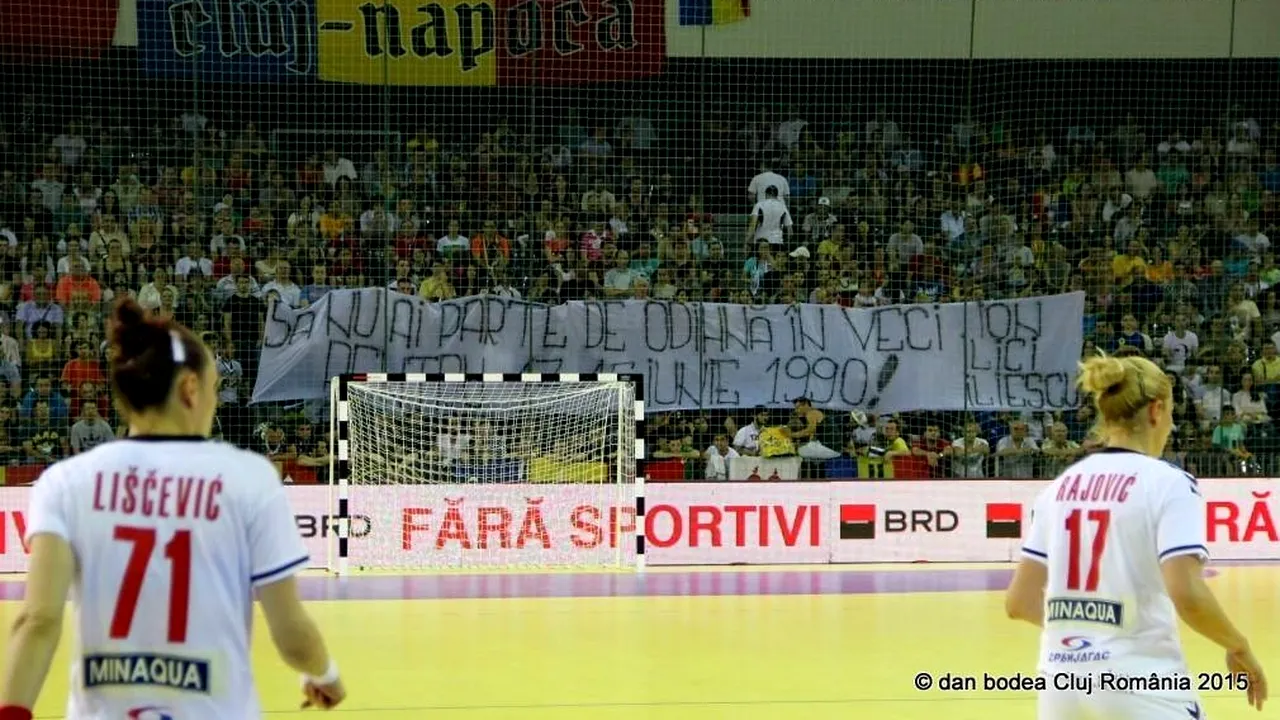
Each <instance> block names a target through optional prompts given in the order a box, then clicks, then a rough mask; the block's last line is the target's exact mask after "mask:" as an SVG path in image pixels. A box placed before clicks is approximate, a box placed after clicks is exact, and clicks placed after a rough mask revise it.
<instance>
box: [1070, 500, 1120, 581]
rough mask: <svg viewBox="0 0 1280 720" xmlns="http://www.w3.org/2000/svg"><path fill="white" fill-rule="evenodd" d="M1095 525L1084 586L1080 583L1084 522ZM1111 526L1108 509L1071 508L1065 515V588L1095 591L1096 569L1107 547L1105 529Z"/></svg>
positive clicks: (1099, 565)
mask: <svg viewBox="0 0 1280 720" xmlns="http://www.w3.org/2000/svg"><path fill="white" fill-rule="evenodd" d="M1086 521H1087V522H1089V523H1091V524H1093V525H1096V526H1097V530H1096V531H1095V532H1094V535H1093V544H1092V545H1091V547H1090V552H1089V566H1088V567H1087V568H1086V569H1085V579H1084V586H1083V588H1082V587H1081V583H1080V546H1081V545H1083V544H1084V543H1083V536H1084V527H1085V522H1086ZM1110 527H1111V511H1110V510H1090V511H1088V512H1087V513H1086V512H1085V511H1084V510H1072V511H1071V513H1070V514H1069V515H1067V542H1068V549H1067V589H1068V590H1081V589H1083V590H1084V591H1085V592H1095V591H1097V589H1098V571H1099V569H1100V568H1101V565H1102V551H1103V550H1105V549H1106V548H1107V530H1108V529H1109V528H1110Z"/></svg>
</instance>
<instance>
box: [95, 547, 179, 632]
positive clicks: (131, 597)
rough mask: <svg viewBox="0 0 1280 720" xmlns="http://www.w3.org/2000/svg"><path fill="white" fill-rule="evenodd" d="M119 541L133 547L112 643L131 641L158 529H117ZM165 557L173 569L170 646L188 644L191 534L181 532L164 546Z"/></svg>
mask: <svg viewBox="0 0 1280 720" xmlns="http://www.w3.org/2000/svg"><path fill="white" fill-rule="evenodd" d="M115 539H116V540H117V541H123V542H127V543H132V544H133V551H132V552H131V553H130V554H129V563H128V564H127V565H126V566H125V568H124V578H123V579H122V580H121V581H120V596H119V597H118V598H117V599H116V610H115V613H113V614H112V616H111V639H112V640H123V639H125V638H127V637H129V631H130V630H131V629H132V628H133V616H134V614H135V613H136V612H137V610H138V599H139V598H140V597H141V596H142V581H143V580H145V579H146V577H147V565H149V564H150V563H151V555H152V554H153V553H154V552H155V550H156V529H155V528H141V527H130V526H127V525H117V526H116V530H115ZM164 556H165V557H166V558H168V560H169V562H170V563H171V564H172V565H173V573H172V576H171V581H170V583H169V642H171V643H184V642H186V641H187V614H188V609H189V606H190V604H191V531H190V530H179V531H177V532H175V533H174V534H173V538H172V539H171V540H169V542H168V543H166V544H165V546H164Z"/></svg>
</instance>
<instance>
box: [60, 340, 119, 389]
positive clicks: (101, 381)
mask: <svg viewBox="0 0 1280 720" xmlns="http://www.w3.org/2000/svg"><path fill="white" fill-rule="evenodd" d="M75 350H76V356H75V357H74V358H72V359H71V360H68V361H67V363H66V364H65V365H63V366H62V373H61V378H60V379H61V387H62V391H63V392H65V393H68V394H70V393H72V392H74V391H75V389H76V388H78V387H80V385H81V384H83V383H86V382H91V383H94V384H96V385H105V384H106V382H107V378H106V375H105V374H103V372H102V365H101V363H99V362H98V357H97V355H96V354H95V353H94V348H93V346H92V345H91V344H90V343H89V342H88V341H87V340H82V341H79V342H77V343H76V346H75Z"/></svg>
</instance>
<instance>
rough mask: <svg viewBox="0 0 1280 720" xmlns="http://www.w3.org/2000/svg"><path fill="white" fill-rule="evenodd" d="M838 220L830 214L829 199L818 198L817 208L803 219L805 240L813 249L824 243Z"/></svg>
mask: <svg viewBox="0 0 1280 720" xmlns="http://www.w3.org/2000/svg"><path fill="white" fill-rule="evenodd" d="M839 222H840V220H839V218H837V217H836V216H835V214H834V213H832V212H831V198H828V197H820V198H818V207H817V209H816V210H814V211H813V212H811V213H809V214H808V215H806V216H805V218H804V227H803V229H804V235H805V240H806V242H808V243H809V244H811V245H813V246H814V247H815V248H816V247H818V246H819V245H820V244H821V243H823V242H826V241H827V240H828V239H829V238H830V237H831V235H832V232H833V231H834V229H835V226H836V225H837V224H839Z"/></svg>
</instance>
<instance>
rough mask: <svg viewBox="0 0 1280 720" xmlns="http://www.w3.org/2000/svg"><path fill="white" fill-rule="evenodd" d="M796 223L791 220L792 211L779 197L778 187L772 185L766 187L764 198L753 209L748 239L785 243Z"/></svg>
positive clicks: (773, 243)
mask: <svg viewBox="0 0 1280 720" xmlns="http://www.w3.org/2000/svg"><path fill="white" fill-rule="evenodd" d="M794 225H795V223H794V222H793V221H792V220H791V211H790V210H788V209H787V206H786V204H785V203H783V202H782V201H781V200H780V199H778V187H777V186H776V185H770V186H769V187H768V188H766V189H765V197H764V200H761V201H760V202H758V203H756V206H755V207H754V208H752V210H751V222H750V224H749V225H748V227H747V241H748V242H751V241H755V242H759V241H761V240H764V241H766V242H768V243H769V244H770V245H784V244H785V243H786V237H787V234H788V233H789V232H790V230H791V228H792V227H793V226H794Z"/></svg>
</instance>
